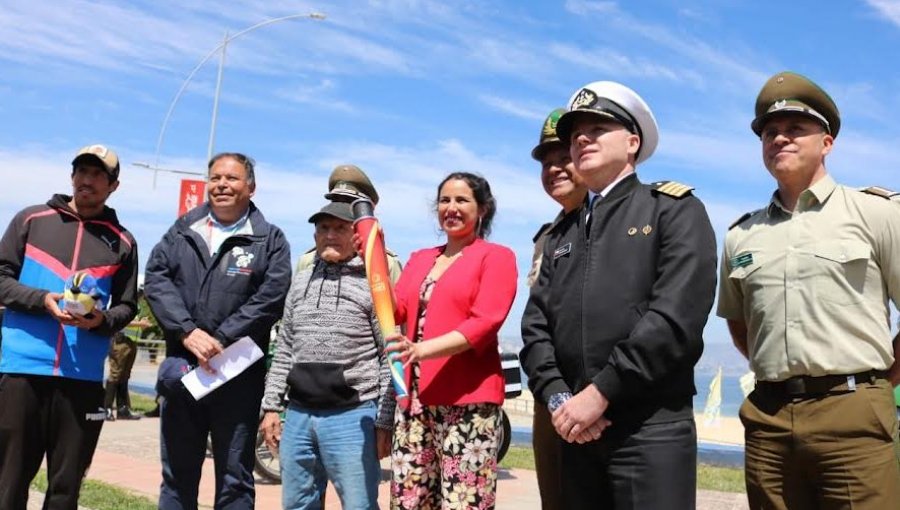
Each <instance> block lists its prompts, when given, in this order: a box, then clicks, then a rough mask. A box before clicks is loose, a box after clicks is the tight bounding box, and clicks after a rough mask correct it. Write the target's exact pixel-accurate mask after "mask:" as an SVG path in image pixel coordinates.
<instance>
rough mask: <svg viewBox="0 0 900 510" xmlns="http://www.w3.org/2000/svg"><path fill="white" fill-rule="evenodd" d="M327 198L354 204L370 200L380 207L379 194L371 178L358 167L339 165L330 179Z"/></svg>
mask: <svg viewBox="0 0 900 510" xmlns="http://www.w3.org/2000/svg"><path fill="white" fill-rule="evenodd" d="M325 198H327V199H328V200H332V201H337V202H347V201H349V202H352V201H354V200H356V199H358V198H368V199H370V200H371V201H372V203H373V204H375V205H378V192H377V191H375V186H374V185H373V184H372V181H370V180H369V177H368V176H367V175H366V174H365V173H364V172H363V171H362V170H360V168H359V167H358V166H356V165H338V166H336V167H334V171H332V172H331V175H330V176H329V177H328V193H326V194H325Z"/></svg>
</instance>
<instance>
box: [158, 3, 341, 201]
mask: <svg viewBox="0 0 900 510" xmlns="http://www.w3.org/2000/svg"><path fill="white" fill-rule="evenodd" d="M298 18H309V19H314V20H323V19H325V15H324V14H320V13H317V12H313V13H309V14H291V15H289V16H282V17H280V18H274V19H270V20H266V21H262V22H260V23H257V24H255V25H253V26H251V27H248V28H245V29H243V30H241V31H240V32H237V33H236V34H234V35H231V36H229V35H228V32H226V33H225V38H224V39H223V40H222V42H221V43H219V45H218V46H216V47H215V48H213V50H212V51H210V52H209V53H207V54H206V56H205V57H203V59H202V60H200V62H199V63H198V64H197V65H196V66H195V67H194V68H193V69H192V70H191V72H190V74H188V76H187V78H185V80H184V83H182V84H181V88H179V89H178V92H177V93H176V94H175V97H174V98H173V99H172V103H171V104H170V105H169V110H168V111H167V112H166V116H165V118H163V123H162V127H161V128H160V130H159V137H158V138H157V139H156V152H155V153H154V156H153V166H154V167H158V166H159V153H160V150H161V149H162V144H163V139H164V138H165V136H166V128H167V127H168V125H169V118H171V117H172V112H173V111H174V110H175V105H176V104H177V103H178V100H179V99H181V96H182V94H184V91H185V90H186V89H187V86H188V84H190V82H191V80H192V79H193V78H194V75H195V74H197V71H199V70H200V68H201V67H203V64H205V63H206V62H208V61H209V59H211V58H212V57H213V55H215V54H216V53H217V52H219V51H221V52H222V54H221V58H220V60H219V72H218V76H217V79H216V93H215V96H214V97H213V117H212V125H211V127H210V135H209V145H208V147H207V159H208V158H210V157H212V150H213V145H214V143H215V133H216V120H217V117H218V111H219V92H220V90H221V86H222V73H223V68H224V67H225V49H226V47H227V46H228V43H230V42H231V41H233V40H235V39H237V38H238V37H241V36H242V35H244V34H246V33H247V32H252V31H253V30H256V29H257V28H262V27H264V26H266V25H271V24H272V23H278V22H279V21H287V20H292V19H298ZM156 173H157V172H156V171H154V172H153V185H154V187H155V186H156Z"/></svg>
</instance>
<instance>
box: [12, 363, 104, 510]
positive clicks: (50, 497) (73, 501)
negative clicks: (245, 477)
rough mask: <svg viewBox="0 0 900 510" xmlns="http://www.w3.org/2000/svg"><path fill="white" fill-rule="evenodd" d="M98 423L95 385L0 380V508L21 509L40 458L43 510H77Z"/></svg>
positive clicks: (99, 407) (98, 389)
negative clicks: (44, 469) (43, 468)
mask: <svg viewBox="0 0 900 510" xmlns="http://www.w3.org/2000/svg"><path fill="white" fill-rule="evenodd" d="M104 418H105V413H104V412H103V385H102V384H101V383H100V382H93V381H79V380H76V379H67V378H63V377H44V376H23V375H10V374H2V375H0V508H2V509H3V510H25V508H26V503H27V501H28V486H29V485H30V483H31V480H32V479H33V478H34V476H35V474H37V471H38V468H40V466H41V461H42V460H43V458H44V454H46V455H47V481H48V486H47V496H46V499H45V501H44V508H45V509H53V510H66V509H72V510H75V509H76V508H78V494H79V492H80V490H81V481H82V479H83V478H84V475H85V473H86V472H87V469H88V467H89V466H90V464H91V458H92V457H93V456H94V450H95V449H96V447H97V440H98V439H99V437H100V429H101V427H102V426H103V421H104Z"/></svg>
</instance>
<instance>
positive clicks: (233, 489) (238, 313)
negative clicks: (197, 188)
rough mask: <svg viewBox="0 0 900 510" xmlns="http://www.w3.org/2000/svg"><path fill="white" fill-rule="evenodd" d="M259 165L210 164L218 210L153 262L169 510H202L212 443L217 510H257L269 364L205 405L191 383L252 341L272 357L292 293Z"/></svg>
mask: <svg viewBox="0 0 900 510" xmlns="http://www.w3.org/2000/svg"><path fill="white" fill-rule="evenodd" d="M253 167H254V163H253V160H252V159H250V158H248V157H247V156H245V155H243V154H239V153H222V154H218V155H216V156H214V157H213V158H212V159H211V160H210V162H209V181H208V183H207V195H208V199H209V200H208V201H207V203H206V204H204V205H202V206H200V207H197V208H195V209H193V210H191V211H190V212H188V213H187V214H185V215H184V216H182V217H181V218H179V219H178V220H177V221H176V222H175V225H173V226H172V228H170V229H169V231H168V232H166V234H165V235H164V236H163V238H162V240H161V241H160V242H159V244H157V245H156V247H154V248H153V252H152V253H151V254H150V259H149V260H148V262H147V269H146V275H145V278H146V280H145V282H146V283H145V287H144V290H145V295H146V297H147V301H148V302H149V303H150V307H151V309H152V310H153V314H154V315H155V316H156V318H157V321H158V322H159V325H160V327H161V328H162V330H163V334H164V336H165V340H166V354H167V357H166V360H165V361H164V362H163V363H162V364H161V365H160V368H159V377H158V381H157V391H158V392H159V393H160V395H162V396H163V397H165V400H164V402H163V404H162V410H161V416H160V418H161V423H160V427H161V440H160V449H161V460H162V465H163V471H162V475H163V476H162V478H163V482H162V487H161V490H160V496H159V508H160V509H195V508H197V491H198V486H199V483H200V471H201V467H202V465H203V459H204V457H205V449H206V438H207V437H208V436H210V435H212V446H213V459H214V461H215V464H216V470H215V472H216V496H215V507H216V508H221V509H227V508H234V509H238V508H240V509H245V508H253V505H254V499H255V494H256V491H255V489H254V483H253V464H254V455H253V452H254V448H255V445H256V430H257V424H258V420H259V406H260V401H261V400H262V395H263V386H264V382H265V364H264V362H263V360H259V361H258V362H257V363H255V364H253V365H252V366H251V367H249V368H248V369H247V370H246V371H244V372H243V373H241V374H240V375H239V376H237V377H235V378H234V379H232V380H230V381H229V382H227V383H225V384H224V385H223V386H222V387H220V388H218V389H217V390H216V391H214V392H212V393H210V394H209V395H207V396H206V397H204V398H202V399H201V400H200V401H196V400H194V398H193V397H192V396H191V395H190V394H189V393H188V392H187V391H186V390H185V388H184V386H183V385H182V384H181V381H180V379H181V376H182V375H183V374H185V373H187V372H188V371H189V370H191V369H192V368H194V367H195V366H198V365H199V366H200V367H202V368H203V369H205V370H210V367H209V359H210V358H211V357H213V356H215V355H216V354H218V353H219V352H221V351H222V349H223V348H224V347H227V346H228V345H229V344H231V343H233V342H235V341H236V340H239V339H241V338H243V337H245V336H249V337H250V338H251V339H253V341H255V342H256V343H257V344H258V345H259V346H260V348H261V349H262V350H263V352H266V351H267V349H268V344H269V332H270V330H271V328H272V326H273V325H274V324H275V322H276V321H277V320H278V319H279V318H280V317H281V313H282V309H283V307H284V300H285V297H286V296H287V291H288V288H289V287H290V283H291V254H290V247H289V246H288V243H287V240H286V239H285V237H284V234H283V233H282V232H281V230H280V229H279V228H278V227H276V226H275V225H272V224H270V223H268V222H267V221H266V219H265V218H264V217H263V215H262V213H261V212H260V211H259V209H257V208H256V206H255V205H254V204H253V202H251V200H250V198H251V197H252V196H253V193H254V191H255V189H256V182H255V181H256V179H255V174H254V168H253Z"/></svg>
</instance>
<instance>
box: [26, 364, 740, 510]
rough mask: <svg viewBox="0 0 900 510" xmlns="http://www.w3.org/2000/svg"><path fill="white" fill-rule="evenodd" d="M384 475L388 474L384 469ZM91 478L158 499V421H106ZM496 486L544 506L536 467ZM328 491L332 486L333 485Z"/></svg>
mask: <svg viewBox="0 0 900 510" xmlns="http://www.w3.org/2000/svg"><path fill="white" fill-rule="evenodd" d="M154 376H155V367H154V366H153V365H150V364H149V363H147V362H146V361H145V360H144V359H139V363H138V365H137V366H136V367H135V371H134V374H133V380H134V381H135V382H138V383H141V384H144V385H149V384H150V382H151V381H152V380H153V377H154ZM513 421H514V423H516V424H526V425H527V424H528V423H529V421H528V418H527V417H524V416H514V420H513ZM382 475H383V479H387V476H388V473H387V471H386V470H383V471H382ZM88 478H91V479H94V480H101V481H104V482H107V483H111V484H114V485H117V486H119V487H122V488H125V489H128V490H131V491H133V492H136V493H140V494H143V495H145V496H147V497H149V498H151V499H153V500H156V498H157V497H158V495H159V484H160V480H161V476H160V463H159V420H158V419H152V418H145V419H143V420H139V421H131V422H129V421H121V422H110V423H106V424H105V425H104V427H103V432H102V433H101V436H100V443H99V445H98V447H97V453H96V454H95V456H94V461H93V464H92V467H91V470H90V472H89V473H88ZM499 478H500V479H499V483H498V488H497V510H522V509H532V508H540V497H539V494H538V489H537V481H536V479H535V474H534V472H533V471H529V470H518V469H513V470H503V471H502V472H501V473H500V477H499ZM387 489H388V484H387V483H382V484H381V486H380V490H379V495H380V496H379V502H380V504H381V506H382V508H388V494H387ZM329 490H331V489H330V488H329ZM213 492H214V483H213V465H212V459H207V462H206V463H205V464H204V466H203V478H202V481H201V487H200V503H201V505H202V506H204V507H207V508H212V504H213V500H212V498H213ZM42 500H43V498H42V495H40V494H35V495H34V497H31V498H30V501H29V507H28V508H29V510H31V509H35V510H36V509H39V508H40V502H41V501H42ZM328 501H329V505H328V506H327V508H328V509H338V508H340V504H339V501H338V498H337V497H336V495H335V494H333V493H332V494H330V497H329V498H328ZM697 501H698V503H697V508H698V509H700V510H744V509H747V508H748V506H747V503H746V498H745V497H744V495H742V494H730V493H719V492H710V491H699V492H698V498H697ZM257 507H258V508H262V509H274V508H281V486H280V485H273V484H269V483H266V482H265V481H264V480H260V479H258V480H257Z"/></svg>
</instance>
